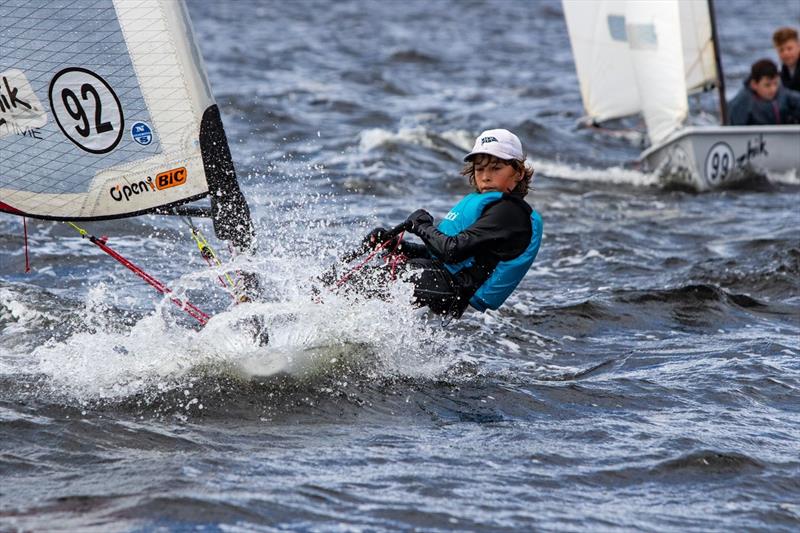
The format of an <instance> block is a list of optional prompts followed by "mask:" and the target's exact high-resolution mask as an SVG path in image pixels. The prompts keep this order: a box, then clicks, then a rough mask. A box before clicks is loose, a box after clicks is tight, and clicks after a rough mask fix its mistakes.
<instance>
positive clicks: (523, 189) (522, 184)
mask: <svg viewBox="0 0 800 533" xmlns="http://www.w3.org/2000/svg"><path fill="white" fill-rule="evenodd" d="M492 160H497V161H502V162H503V163H505V164H506V165H511V166H512V167H513V169H514V170H515V171H516V172H520V173H522V179H521V180H519V183H517V186H516V187H514V189H513V190H512V191H511V193H510V194H513V195H514V196H519V197H520V198H523V197H525V195H526V194H528V190H529V189H530V185H531V181H532V180H533V167H532V166H531V165H529V164H528V163H526V162H525V161H521V160H519V159H500V158H499V157H495V156H493V155H489V154H477V155H475V156H474V157H471V158H470V160H469V161H467V162H466V163H465V164H464V167H463V168H462V169H461V175H462V176H467V177H468V178H469V184H470V185H472V186H473V187H474V188H475V190H476V191H477V190H478V185H477V184H476V183H475V163H476V162H481V163H489V162H491V161H492Z"/></svg>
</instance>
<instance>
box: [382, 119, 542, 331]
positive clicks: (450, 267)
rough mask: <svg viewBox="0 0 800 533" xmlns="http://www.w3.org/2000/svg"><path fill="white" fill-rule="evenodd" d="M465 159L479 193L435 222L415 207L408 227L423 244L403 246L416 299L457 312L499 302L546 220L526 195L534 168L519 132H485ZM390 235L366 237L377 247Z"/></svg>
mask: <svg viewBox="0 0 800 533" xmlns="http://www.w3.org/2000/svg"><path fill="white" fill-rule="evenodd" d="M464 162H465V165H464V167H463V169H462V170H461V174H462V175H464V176H466V177H468V178H469V183H470V185H472V186H473V187H474V189H475V190H474V192H472V193H470V194H468V195H467V196H465V197H464V198H463V199H462V200H461V201H460V202H458V204H456V205H455V206H454V207H453V208H452V209H451V210H450V212H449V213H448V214H447V215H446V216H445V217H444V219H442V220H440V221H439V223H438V224H434V219H433V217H432V216H431V214H430V213H428V212H427V211H425V210H424V209H419V210H417V211H414V212H413V213H412V214H411V215H410V216H409V217H408V219H407V220H406V228H407V230H408V231H409V232H411V233H413V234H415V235H417V236H418V237H419V238H420V239H422V242H423V243H424V244H413V243H408V242H404V243H402V245H401V250H402V253H403V254H404V255H405V256H406V257H407V263H406V264H405V270H406V271H408V272H409V276H408V278H410V281H411V282H412V283H413V284H414V303H415V304H416V305H418V306H420V307H423V306H427V307H428V308H429V309H430V310H431V311H433V312H434V313H436V314H441V315H445V316H449V317H455V318H458V317H460V316H461V315H462V314H463V313H464V311H465V309H466V308H467V306H469V305H472V307H473V308H475V309H477V310H479V311H485V310H486V309H497V308H498V307H500V305H502V303H503V302H504V301H505V300H506V299H507V298H508V296H509V295H510V294H511V293H512V292H513V291H514V289H515V288H516V286H517V284H518V283H519V282H520V281H521V280H522V278H523V276H524V275H525V273H526V272H527V271H528V269H529V268H530V266H531V264H532V263H533V260H534V259H535V257H536V254H537V252H538V250H539V244H540V243H541V239H542V218H541V217H540V216H539V214H538V213H537V212H536V211H534V210H533V209H532V208H531V206H530V205H528V203H527V202H526V201H525V200H524V198H525V195H526V194H528V190H529V187H530V182H531V178H532V177H533V168H532V167H530V166H529V165H526V163H525V155H524V152H523V150H522V143H521V142H520V140H519V138H518V137H517V136H516V135H514V134H513V133H511V132H510V131H508V130H505V129H492V130H486V131H484V132H483V133H481V134H480V135H479V136H478V138H477V139H476V140H475V145H474V146H473V148H472V151H471V152H470V153H468V154H467V155H466V156H465V157H464ZM385 234H386V230H385V229H383V228H376V229H374V230H372V231H371V232H370V234H369V235H368V236H367V237H366V240H367V241H368V242H369V243H370V244H371V245H373V246H374V245H376V244H380V243H382V242H385V240H386V238H385Z"/></svg>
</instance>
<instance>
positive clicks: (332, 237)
mask: <svg viewBox="0 0 800 533" xmlns="http://www.w3.org/2000/svg"><path fill="white" fill-rule="evenodd" d="M189 8H190V12H191V15H192V18H193V20H194V24H195V31H196V33H197V37H198V40H199V44H200V47H201V49H202V51H203V54H204V56H205V58H206V62H207V68H208V72H209V77H210V79H211V83H212V86H213V88H214V91H215V93H216V96H217V101H218V103H219V104H220V106H221V109H222V112H223V117H224V120H225V123H226V127H227V131H228V136H229V139H230V141H231V145H232V149H233V153H234V158H235V160H236V163H237V166H238V170H239V173H240V177H241V182H242V185H243V189H244V191H245V194H246V196H247V197H248V200H249V202H250V205H251V207H252V209H253V212H254V216H255V218H256V223H257V227H258V233H259V241H260V252H259V255H258V257H257V258H255V259H254V260H252V261H249V264H248V265H246V266H248V267H254V268H257V269H258V271H259V272H260V273H261V274H262V276H263V280H264V284H265V286H266V288H267V292H268V294H269V295H270V298H268V301H266V302H264V303H258V304H244V305H240V306H237V307H235V308H233V309H229V310H227V311H226V310H225V309H226V308H227V307H228V305H227V304H228V301H226V299H225V298H226V297H225V295H224V294H223V293H221V292H220V291H219V290H218V289H216V288H215V287H214V283H215V279H216V276H217V274H218V273H217V272H213V271H209V270H208V269H207V268H206V267H205V265H204V264H203V263H202V260H201V259H200V258H199V257H197V256H196V255H194V254H195V251H193V246H194V245H193V243H192V242H191V240H190V239H189V238H188V236H186V231H185V230H184V228H182V227H181V226H180V225H179V224H178V222H177V221H176V220H175V219H168V218H162V217H142V218H139V219H135V220H127V221H116V222H110V223H95V224H87V227H88V228H89V229H90V230H91V231H92V232H93V233H96V234H107V235H109V236H110V241H109V242H110V244H111V245H112V246H115V247H116V248H117V249H118V250H120V251H121V252H122V253H123V254H125V255H127V256H129V257H131V258H133V259H134V260H135V261H136V262H138V263H140V264H141V265H142V266H144V267H145V268H147V269H148V270H150V271H152V272H153V273H155V274H156V275H157V277H159V278H162V279H163V280H165V281H168V282H169V283H170V285H172V286H174V287H177V288H178V289H179V291H181V292H183V291H185V292H186V293H187V294H188V295H189V296H190V297H191V298H192V299H193V300H197V302H196V303H197V304H198V305H199V306H201V307H202V308H204V309H208V310H213V311H216V312H218V314H217V315H216V316H215V317H214V318H213V319H212V321H211V322H210V323H209V325H208V326H207V327H206V328H205V329H204V330H202V331H198V330H197V329H196V328H195V327H194V325H193V324H191V322H190V319H187V318H186V317H184V316H181V315H180V313H179V312H176V311H175V310H174V309H173V308H172V306H171V305H170V304H169V302H162V301H160V300H158V299H156V298H154V297H153V294H151V292H150V289H149V288H148V287H146V286H144V285H143V284H142V283H141V281H140V280H139V279H138V278H136V277H134V276H133V275H131V274H130V273H129V272H127V271H124V270H122V269H121V268H120V267H119V266H118V265H117V264H116V263H114V262H113V261H112V260H110V259H109V258H108V257H106V256H104V255H102V253H101V252H99V251H98V250H96V249H95V248H94V247H92V246H91V245H90V244H88V243H87V242H85V241H81V240H80V238H79V237H78V236H77V235H76V234H74V232H71V230H70V229H69V228H68V227H65V226H63V225H59V224H54V223H45V222H36V221H29V229H30V240H31V253H32V262H33V268H34V270H33V272H32V273H31V274H27V275H26V274H24V273H23V268H24V259H23V255H22V226H21V222H20V221H18V220H16V219H14V218H11V217H8V216H6V217H3V218H2V220H0V280H2V285H0V530H16V529H20V530H57V529H61V530H81V531H91V530H94V531H110V530H124V531H130V530H193V529H203V530H212V531H214V530H219V531H251V530H263V531H273V530H310V531H396V530H420V531H439V530H474V531H522V530H531V529H541V530H613V529H644V530H673V531H685V530H703V531H709V530H732V529H733V530H744V529H748V530H752V529H771V530H786V531H796V530H797V529H798V528H800V481H799V480H800V362H798V354H800V338H799V336H798V335H799V334H800V210H799V209H798V200H800V194H799V193H800V180H798V177H797V176H796V175H790V176H771V177H770V180H769V181H768V182H760V183H753V184H749V185H745V186H744V187H742V188H739V189H737V190H729V191H723V192H715V193H707V194H694V193H689V192H682V191H674V190H669V189H668V188H666V187H663V186H662V185H660V183H659V181H658V180H657V179H655V178H654V177H653V176H649V175H646V174H642V173H640V172H638V171H637V170H636V168H635V167H634V166H633V165H631V161H633V160H634V159H635V158H636V156H637V155H638V153H639V151H640V147H639V146H637V145H636V143H635V139H636V137H637V136H636V135H635V134H632V135H628V136H626V137H609V136H606V135H601V134H598V133H593V132H590V131H587V130H579V129H575V128H574V123H575V121H576V119H577V118H578V117H579V116H580V114H581V104H580V96H579V91H578V87H577V81H576V77H575V73H574V67H573V64H572V58H571V53H570V49H569V43H568V40H567V34H566V27H565V24H564V21H563V17H562V13H561V7H560V3H558V2H555V1H547V2H544V1H543V2H522V1H520V2H512V1H494V2H475V1H455V0H439V1H436V2H427V1H425V2H423V1H411V2H403V3H400V2H377V1H375V2H371V1H363V2H330V3H329V2H322V1H319V2H312V1H302V2H280V3H279V2H245V1H237V2H230V1H229V2H206V1H200V0H195V1H192V2H190V4H189ZM717 12H718V18H719V30H720V34H721V37H720V39H721V44H722V48H723V61H724V66H725V69H726V74H727V78H728V86H729V87H731V88H733V89H731V91H733V90H735V89H736V88H738V85H739V84H740V83H741V80H742V79H743V77H744V75H745V73H746V72H747V70H748V68H749V64H750V63H751V62H752V61H754V60H756V59H759V58H760V57H764V56H767V57H773V56H774V52H773V51H772V49H771V41H770V36H771V33H772V31H773V29H774V28H776V27H777V26H780V25H783V24H786V23H790V24H794V25H795V26H797V25H798V24H799V23H800V6H798V4H797V2H796V1H789V2H784V3H780V2H774V3H770V4H768V5H764V4H760V3H756V2H748V1H736V2H718V3H717ZM700 106H701V107H703V106H705V107H706V108H708V109H711V110H713V107H714V101H713V97H710V96H709V97H705V100H703V101H701V102H700ZM490 127H507V128H509V129H511V130H513V131H515V132H517V133H518V134H519V135H520V136H521V138H522V140H523V143H524V144H525V145H526V147H527V149H528V152H529V159H530V161H531V162H532V163H533V164H534V165H535V167H536V169H537V175H536V178H535V187H534V190H533V192H532V193H531V194H530V195H529V197H528V200H529V201H530V203H531V204H532V205H534V206H535V207H536V208H537V210H538V211H539V212H540V213H541V214H542V216H543V218H544V221H545V236H544V240H543V244H542V248H541V251H540V253H539V257H538V259H537V261H536V263H535V264H534V267H533V268H532V270H531V272H530V273H529V275H528V276H527V278H526V279H525V280H524V282H523V283H522V285H521V287H520V288H519V289H518V290H517V291H516V293H515V294H514V295H513V296H512V298H511V299H510V301H509V302H507V304H506V305H505V306H504V307H503V308H502V309H501V310H499V311H498V312H490V313H486V314H476V313H471V314H470V313H468V314H467V315H465V317H464V318H463V319H462V320H461V321H458V322H453V323H451V324H444V325H443V324H442V323H441V322H440V321H439V320H436V319H426V317H424V316H421V314H420V313H419V312H418V311H416V310H414V309H411V308H409V307H408V305H406V303H405V302H406V301H407V298H408V287H406V286H404V285H402V284H400V285H397V286H396V287H395V289H394V292H393V294H392V295H391V297H390V298H389V300H388V301H382V300H368V299H361V300H355V301H354V300H352V299H345V298H343V297H340V296H336V295H326V296H325V297H324V302H323V303H322V304H318V303H314V296H313V294H312V292H311V287H310V284H309V282H308V280H309V279H310V278H311V277H312V276H314V275H316V274H319V273H320V272H321V271H322V270H323V269H324V268H325V267H326V266H327V265H329V264H330V263H331V261H333V259H334V258H335V257H336V256H337V255H338V254H341V253H342V252H344V251H345V250H347V249H348V247H349V246H352V245H353V244H354V243H356V242H358V241H359V239H360V238H361V236H362V235H363V234H364V233H365V232H366V230H368V229H369V228H370V227H373V226H374V225H377V224H382V225H392V224H395V223H397V222H399V221H402V220H403V219H404V218H405V216H406V215H407V214H409V213H410V212H412V211H414V210H415V209H417V208H420V207H425V208H427V209H428V210H429V211H431V212H432V213H433V214H434V215H435V216H437V217H440V216H442V215H443V214H445V213H446V212H447V210H448V209H449V207H450V206H451V205H452V204H454V203H455V202H456V200H457V199H458V198H459V197H460V196H461V195H463V194H464V193H465V192H467V191H468V188H467V186H466V184H464V183H463V179H462V178H461V177H460V176H459V175H458V170H459V167H460V164H459V162H460V160H461V157H462V156H463V154H464V153H466V151H467V150H468V149H469V147H470V145H471V141H472V139H473V136H474V135H476V134H477V133H478V132H480V131H481V130H483V129H486V128H490ZM201 224H203V226H202V227H203V229H204V230H206V232H207V233H209V234H210V233H211V229H210V226H208V225H205V223H202V222H201ZM237 261H242V262H248V261H245V259H243V258H238V259H237ZM253 315H259V316H261V317H264V319H265V320H266V322H267V324H268V327H269V329H270V334H271V342H270V344H269V346H267V347H266V348H264V347H261V346H259V345H258V344H257V343H254V342H253V341H252V340H250V337H249V336H247V335H244V334H242V332H241V328H240V325H241V323H243V322H244V323H246V322H247V320H248V317H250V316H253Z"/></svg>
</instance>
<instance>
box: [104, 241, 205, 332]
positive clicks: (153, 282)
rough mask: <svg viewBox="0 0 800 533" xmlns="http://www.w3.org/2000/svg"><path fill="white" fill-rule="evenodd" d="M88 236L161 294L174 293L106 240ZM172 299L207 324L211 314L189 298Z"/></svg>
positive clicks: (203, 324)
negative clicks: (199, 307)
mask: <svg viewBox="0 0 800 533" xmlns="http://www.w3.org/2000/svg"><path fill="white" fill-rule="evenodd" d="M88 238H89V240H90V241H92V242H93V243H94V244H96V245H97V246H98V247H99V248H100V249H101V250H103V251H104V252H105V253H107V254H108V255H110V256H111V257H113V258H114V259H116V260H117V261H119V262H120V263H121V264H122V265H123V266H124V267H125V268H127V269H128V270H130V271H131V272H133V273H134V274H136V275H137V276H139V277H140V278H142V279H143V280H144V281H145V282H146V283H148V284H149V285H150V286H152V287H153V288H155V290H157V291H158V292H160V293H161V294H172V289H170V288H169V287H167V286H166V285H164V284H163V283H161V282H160V281H158V280H157V279H156V278H154V277H153V276H151V275H150V274H148V273H147V272H145V271H144V270H142V269H141V267H139V266H138V265H136V264H134V263H132V262H131V261H129V260H128V259H126V258H125V257H123V256H121V255H120V254H119V253H117V252H116V251H115V250H113V249H112V248H109V247H108V246H107V245H106V243H105V241H104V240H101V239H98V238H96V237H94V236H89V237H88ZM170 300H171V301H172V303H174V304H175V305H177V306H178V307H180V308H181V309H183V310H184V311H186V313H187V314H188V315H189V316H191V317H192V318H194V319H195V320H197V321H198V322H200V325H202V326H205V325H206V323H207V322H208V321H209V319H210V318H211V317H210V316H209V315H207V314H206V313H204V312H203V311H201V310H200V309H198V308H197V307H195V306H194V305H193V304H191V303H190V302H189V301H188V300H187V301H182V300H180V299H179V298H176V297H171V298H170Z"/></svg>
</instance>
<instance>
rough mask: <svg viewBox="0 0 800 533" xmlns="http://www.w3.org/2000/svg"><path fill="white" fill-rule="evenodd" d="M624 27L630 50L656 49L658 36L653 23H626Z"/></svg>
mask: <svg viewBox="0 0 800 533" xmlns="http://www.w3.org/2000/svg"><path fill="white" fill-rule="evenodd" d="M626 29H627V30H628V42H629V43H630V45H631V50H657V49H658V37H657V36H656V27H655V25H654V24H628V26H627V28H626Z"/></svg>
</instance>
